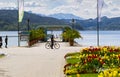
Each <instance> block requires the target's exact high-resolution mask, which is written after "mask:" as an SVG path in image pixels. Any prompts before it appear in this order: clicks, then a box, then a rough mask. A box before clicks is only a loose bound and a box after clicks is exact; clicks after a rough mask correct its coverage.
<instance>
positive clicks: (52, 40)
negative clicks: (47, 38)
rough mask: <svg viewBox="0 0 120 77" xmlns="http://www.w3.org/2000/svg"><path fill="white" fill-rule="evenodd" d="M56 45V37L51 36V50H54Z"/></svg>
mask: <svg viewBox="0 0 120 77" xmlns="http://www.w3.org/2000/svg"><path fill="white" fill-rule="evenodd" d="M53 45H54V35H51V49H53Z"/></svg>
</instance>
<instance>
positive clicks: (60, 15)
mask: <svg viewBox="0 0 120 77" xmlns="http://www.w3.org/2000/svg"><path fill="white" fill-rule="evenodd" d="M48 17H53V18H57V19H72V18H74V19H78V20H83V18H81V17H78V16H75V15H73V14H64V13H56V14H51V15H48Z"/></svg>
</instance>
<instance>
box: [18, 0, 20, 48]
mask: <svg viewBox="0 0 120 77" xmlns="http://www.w3.org/2000/svg"><path fill="white" fill-rule="evenodd" d="M17 1H18V12H17V13H18V14H17V15H18V47H20V39H19V31H20V29H19V25H20V23H19V0H17Z"/></svg>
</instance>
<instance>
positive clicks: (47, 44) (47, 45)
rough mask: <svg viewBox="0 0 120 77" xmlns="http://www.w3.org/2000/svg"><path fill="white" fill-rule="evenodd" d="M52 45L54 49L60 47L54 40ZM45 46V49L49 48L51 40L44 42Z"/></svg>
mask: <svg viewBox="0 0 120 77" xmlns="http://www.w3.org/2000/svg"><path fill="white" fill-rule="evenodd" d="M53 47H54V48H55V49H59V48H60V44H59V43H58V42H57V41H54V44H53ZM45 48H46V49H50V48H51V42H50V41H48V42H47V43H46V44H45Z"/></svg>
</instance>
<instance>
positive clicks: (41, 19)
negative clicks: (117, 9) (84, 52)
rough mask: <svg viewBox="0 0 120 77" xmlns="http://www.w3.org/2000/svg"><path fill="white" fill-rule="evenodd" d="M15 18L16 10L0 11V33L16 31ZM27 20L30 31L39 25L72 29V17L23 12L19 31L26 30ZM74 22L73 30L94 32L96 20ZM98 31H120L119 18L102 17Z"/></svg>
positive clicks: (16, 23) (77, 20)
mask: <svg viewBox="0 0 120 77" xmlns="http://www.w3.org/2000/svg"><path fill="white" fill-rule="evenodd" d="M17 16H18V15H17V10H0V31H3V30H4V31H7V30H10V31H14V30H17V29H18V22H17ZM65 18H67V17H65ZM28 19H30V28H31V29H33V28H36V27H37V26H40V25H62V26H64V25H69V26H71V27H72V25H71V23H70V22H71V19H72V17H71V18H70V19H57V18H52V17H46V16H41V15H38V14H33V13H28V12H25V13H24V18H23V22H22V23H20V30H27V25H28V22H27V20H28ZM74 19H75V18H74ZM75 21H76V23H75V24H74V28H76V29H78V30H96V27H97V19H86V20H80V19H75ZM100 30H120V17H114V18H108V17H102V18H101V22H100Z"/></svg>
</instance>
